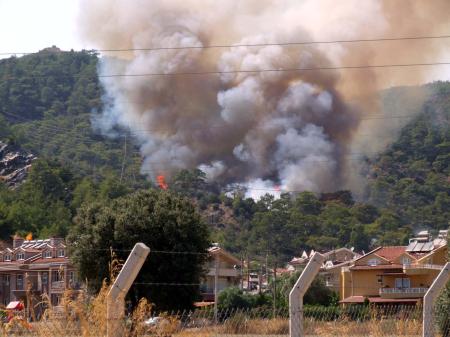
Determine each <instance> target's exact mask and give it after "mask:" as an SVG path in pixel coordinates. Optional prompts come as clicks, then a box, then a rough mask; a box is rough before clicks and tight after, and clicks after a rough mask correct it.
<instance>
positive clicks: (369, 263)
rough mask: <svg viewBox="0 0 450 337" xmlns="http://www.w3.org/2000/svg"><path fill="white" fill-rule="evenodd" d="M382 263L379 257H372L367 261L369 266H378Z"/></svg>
mask: <svg viewBox="0 0 450 337" xmlns="http://www.w3.org/2000/svg"><path fill="white" fill-rule="evenodd" d="M379 264H380V260H378V259H370V260H369V261H367V265H368V266H378V265H379Z"/></svg>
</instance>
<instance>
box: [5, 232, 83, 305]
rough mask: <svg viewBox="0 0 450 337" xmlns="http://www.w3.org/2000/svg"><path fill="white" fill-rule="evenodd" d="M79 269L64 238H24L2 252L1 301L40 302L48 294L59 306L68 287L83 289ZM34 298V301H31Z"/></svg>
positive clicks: (15, 241) (15, 240) (6, 302)
mask: <svg viewBox="0 0 450 337" xmlns="http://www.w3.org/2000/svg"><path fill="white" fill-rule="evenodd" d="M79 287H80V284H79V283H78V281H77V276H76V270H75V268H74V267H73V266H72V265H71V264H70V262H69V259H68V256H67V247H66V245H65V243H64V240H63V239H61V238H51V239H46V240H24V239H23V238H20V237H18V236H15V237H14V239H13V244H12V247H6V248H4V249H3V250H1V251H0V304H2V305H5V306H6V305H8V303H10V302H12V301H23V303H25V304H27V303H39V302H41V301H42V295H46V296H48V298H49V299H50V302H51V304H52V305H54V306H57V305H59V303H60V300H61V297H62V295H63V293H64V291H65V290H66V289H79ZM30 301H32V302H30Z"/></svg>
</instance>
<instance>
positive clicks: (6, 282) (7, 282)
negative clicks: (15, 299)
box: [3, 275, 9, 286]
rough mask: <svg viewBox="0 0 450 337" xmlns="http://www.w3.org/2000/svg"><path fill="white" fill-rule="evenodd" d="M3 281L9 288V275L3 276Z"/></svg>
mask: <svg viewBox="0 0 450 337" xmlns="http://www.w3.org/2000/svg"><path fill="white" fill-rule="evenodd" d="M3 281H4V283H5V286H9V275H5V276H3Z"/></svg>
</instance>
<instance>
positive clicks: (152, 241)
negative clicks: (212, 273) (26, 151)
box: [67, 190, 210, 310]
mask: <svg viewBox="0 0 450 337" xmlns="http://www.w3.org/2000/svg"><path fill="white" fill-rule="evenodd" d="M67 241H68V244H69V247H71V257H72V260H73V262H74V263H75V265H76V266H77V268H78V271H79V273H80V276H81V277H82V278H83V279H85V278H86V279H88V280H89V284H90V285H91V286H92V287H93V288H96V289H98V288H99V286H100V285H101V283H102V280H103V279H104V278H107V277H108V275H109V271H108V262H109V254H108V252H109V251H110V249H112V250H113V251H114V252H116V254H117V258H119V259H121V260H125V259H126V257H127V256H128V254H129V251H130V250H131V249H132V248H133V246H134V244H135V243H136V242H143V243H144V244H146V245H147V246H148V247H150V249H151V253H150V256H149V258H148V259H147V260H146V262H145V264H144V266H143V267H142V269H141V271H140V273H139V276H138V278H137V280H136V284H135V285H134V286H133V288H132V289H131V291H130V296H129V298H130V300H131V301H132V302H134V303H136V302H137V300H138V299H139V298H148V299H151V301H152V303H154V304H155V305H156V308H157V309H158V310H166V309H184V308H190V307H191V306H192V304H193V302H194V301H196V300H198V298H199V287H198V284H199V282H200V277H201V276H202V275H203V272H204V271H203V268H204V265H205V264H206V262H207V261H208V254H207V249H208V248H209V246H210V241H209V228H208V226H207V225H206V224H204V223H203V222H202V221H201V218H200V216H199V214H198V213H197V211H196V209H195V207H194V206H193V205H192V204H191V203H190V202H189V201H188V200H187V199H184V198H181V197H179V196H177V195H175V194H173V193H170V192H164V191H155V190H151V191H138V192H135V193H133V194H129V195H127V196H125V197H121V198H118V199H116V200H114V201H106V202H96V203H92V204H88V205H84V206H83V207H82V208H80V210H79V212H78V214H77V217H76V218H75V225H74V226H73V227H72V229H71V232H70V234H69V236H68V237H67ZM174 285H177V286H174Z"/></svg>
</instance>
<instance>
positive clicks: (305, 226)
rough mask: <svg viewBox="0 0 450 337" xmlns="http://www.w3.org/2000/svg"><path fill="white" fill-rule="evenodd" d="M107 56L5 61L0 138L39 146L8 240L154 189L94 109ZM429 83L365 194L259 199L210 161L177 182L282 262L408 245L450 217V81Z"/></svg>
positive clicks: (218, 233) (1, 204) (5, 217)
mask: <svg viewBox="0 0 450 337" xmlns="http://www.w3.org/2000/svg"><path fill="white" fill-rule="evenodd" d="M97 62H98V59H97V56H96V55H95V54H92V53H89V52H68V53H46V52H45V51H44V52H42V53H38V54H35V55H28V56H24V57H21V58H9V59H6V60H1V61H0V140H2V141H4V142H9V143H10V144H16V145H17V146H20V148H22V149H24V150H25V151H27V152H28V153H32V154H34V155H36V156H37V157H38V159H37V160H35V161H34V162H33V165H32V169H31V171H30V173H29V175H28V178H27V180H26V181H25V182H24V183H22V185H21V186H19V187H18V188H16V189H15V190H10V189H8V188H7V187H6V186H5V185H4V184H0V235H1V238H2V239H6V238H8V236H10V235H12V234H14V233H23V234H25V233H28V232H32V233H33V234H34V235H35V236H40V237H44V236H48V235H66V234H67V233H68V231H69V230H70V228H72V227H73V218H74V217H75V216H76V215H77V210H78V209H79V208H80V207H81V206H83V205H90V204H92V203H93V202H94V201H105V202H108V201H112V200H114V199H117V198H119V197H121V196H124V195H127V194H129V193H131V192H135V191H137V190H139V189H149V188H153V187H151V184H150V183H149V182H147V181H146V180H145V179H144V177H142V176H141V175H140V174H139V169H140V157H139V154H138V152H137V148H136V147H135V145H134V144H133V143H131V142H130V141H129V139H130V138H131V137H128V138H127V139H128V142H126V141H125V135H126V134H125V133H124V132H121V131H120V130H117V131H118V135H119V136H118V137H116V138H114V139H111V138H106V137H103V136H102V135H100V134H99V133H98V132H96V131H95V130H94V128H93V127H92V125H91V119H92V115H93V113H95V112H96V111H100V110H101V109H102V99H101V97H102V88H101V86H100V85H99V82H98V78H97V74H96V67H97ZM392 90H395V89H392ZM426 90H427V91H430V92H432V94H431V98H430V99H428V100H427V101H426V103H425V104H424V105H423V107H418V109H419V110H420V112H419V113H418V115H417V117H416V118H414V119H411V121H410V122H409V123H408V124H407V125H406V126H405V127H404V129H403V130H402V131H401V133H400V135H399V137H398V139H397V140H396V141H395V142H394V143H393V144H392V145H391V146H390V147H389V148H388V149H387V150H386V151H385V152H384V153H382V154H380V155H379V156H378V157H376V158H373V159H372V160H371V161H370V171H369V178H368V179H369V181H368V187H367V199H366V200H365V201H361V200H358V201H355V200H354V199H353V196H352V195H351V193H350V192H348V191H339V192H336V193H331V194H326V195H315V194H313V193H310V192H307V191H306V192H303V193H296V194H284V195H282V197H281V198H280V199H274V198H273V197H272V196H270V195H266V196H264V197H263V198H262V199H261V200H259V201H255V200H253V199H250V198H246V197H245V196H244V195H245V193H243V191H239V190H231V191H225V190H224V189H223V187H221V186H218V185H216V184H214V183H210V182H207V181H206V179H205V175H204V173H203V172H201V171H199V170H191V171H187V170H184V171H180V172H179V173H178V174H177V176H176V177H175V178H174V179H173V181H172V182H171V183H170V185H169V189H171V190H172V191H174V192H176V193H178V194H180V195H182V196H185V197H186V198H189V199H190V200H191V201H192V202H193V203H195V205H196V206H197V209H198V210H199V211H200V212H201V214H202V215H203V219H204V220H205V221H206V222H208V223H209V224H210V228H211V231H212V234H213V240H214V241H217V242H220V243H222V244H223V245H224V246H225V247H226V248H228V249H229V250H231V251H232V252H235V253H237V254H242V255H250V256H252V257H260V258H261V259H263V258H265V257H266V255H267V256H268V258H269V259H271V261H273V262H280V263H281V262H282V261H286V260H288V259H289V258H290V257H292V256H294V255H297V256H298V255H299V254H301V252H302V251H303V250H304V249H305V250H310V249H315V250H321V249H330V248H335V247H340V246H347V247H354V248H355V249H357V250H366V251H367V250H368V249H371V248H372V247H374V246H376V245H381V244H404V243H406V242H407V239H408V238H409V237H410V235H411V234H412V232H413V231H415V230H417V229H425V228H428V229H433V230H438V229H442V228H447V227H448V219H449V215H450V197H449V192H450V181H449V175H450V166H449V165H450V133H449V132H450V131H449V119H450V83H434V84H432V85H428V86H427V87H426ZM392 93H394V92H392ZM388 96H389V92H388ZM395 96H396V95H395V94H392V95H390V99H392V100H394V99H395Z"/></svg>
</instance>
